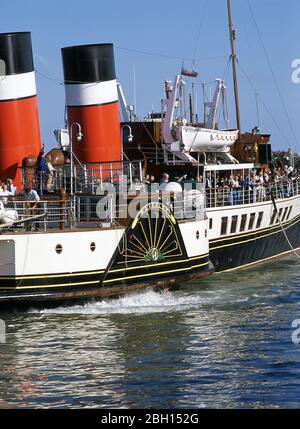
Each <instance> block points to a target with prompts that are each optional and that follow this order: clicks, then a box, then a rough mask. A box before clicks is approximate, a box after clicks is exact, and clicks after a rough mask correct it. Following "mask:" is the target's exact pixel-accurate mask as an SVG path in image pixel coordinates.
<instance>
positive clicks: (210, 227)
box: [209, 218, 213, 229]
mask: <svg viewBox="0 0 300 429" xmlns="http://www.w3.org/2000/svg"><path fill="white" fill-rule="evenodd" d="M212 227H213V220H212V218H210V219H209V229H212Z"/></svg>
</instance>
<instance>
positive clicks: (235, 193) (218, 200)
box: [206, 179, 300, 208]
mask: <svg viewBox="0 0 300 429" xmlns="http://www.w3.org/2000/svg"><path fill="white" fill-rule="evenodd" d="M299 193H300V180H299V179H297V180H296V179H295V180H291V181H282V182H280V183H273V184H261V185H254V186H253V185H252V186H247V187H242V186H240V187H217V188H213V187H211V188H206V207H207V208H213V207H224V206H231V205H241V204H252V203H257V202H263V201H270V200H271V198H272V196H273V197H274V198H275V199H276V200H278V199H282V198H288V197H292V196H294V195H298V194H299Z"/></svg>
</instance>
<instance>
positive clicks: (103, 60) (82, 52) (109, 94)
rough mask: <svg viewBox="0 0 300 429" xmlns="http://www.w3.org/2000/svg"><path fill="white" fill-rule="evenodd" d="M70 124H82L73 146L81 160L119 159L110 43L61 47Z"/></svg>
mask: <svg viewBox="0 0 300 429" xmlns="http://www.w3.org/2000/svg"><path fill="white" fill-rule="evenodd" d="M62 59H63V68H64V80H65V91H66V104H67V113H68V122H69V128H70V127H72V124H73V123H74V122H78V123H79V124H80V125H81V127H82V133H83V138H82V140H81V141H80V142H78V141H77V140H76V138H75V136H76V133H77V131H78V130H76V129H75V130H74V132H73V133H72V134H73V142H72V143H73V150H74V152H75V154H76V156H77V157H78V159H79V160H80V161H81V162H83V163H89V162H106V161H119V160H120V159H121V143H120V116H119V110H118V92H117V82H116V73H115V62H114V51H113V45H112V44H110V43H107V44H97V45H83V46H70V47H66V48H62Z"/></svg>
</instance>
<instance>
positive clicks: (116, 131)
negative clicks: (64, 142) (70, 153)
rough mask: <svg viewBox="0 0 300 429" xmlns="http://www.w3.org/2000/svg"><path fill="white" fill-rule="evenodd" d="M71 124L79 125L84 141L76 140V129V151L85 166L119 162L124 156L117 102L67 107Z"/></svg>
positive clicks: (74, 133) (74, 138)
mask: <svg viewBox="0 0 300 429" xmlns="http://www.w3.org/2000/svg"><path fill="white" fill-rule="evenodd" d="M68 120H69V124H70V125H72V123H73V122H78V123H79V124H80V125H81V127H82V133H83V138H82V140H81V141H80V142H78V141H77V140H76V134H77V132H78V130H77V129H76V127H75V126H74V127H73V150H74V153H75V154H76V156H77V157H78V159H79V160H80V161H81V162H83V163H88V162H106V161H119V160H120V157H121V134H120V116H119V110H118V103H117V102H115V103H111V104H104V105H102V106H80V107H68Z"/></svg>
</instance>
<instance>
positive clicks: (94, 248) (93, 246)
mask: <svg viewBox="0 0 300 429" xmlns="http://www.w3.org/2000/svg"><path fill="white" fill-rule="evenodd" d="M90 249H91V251H92V252H95V250H96V243H95V242H94V241H92V242H91V244H90Z"/></svg>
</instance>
